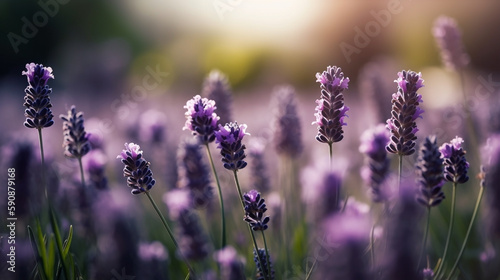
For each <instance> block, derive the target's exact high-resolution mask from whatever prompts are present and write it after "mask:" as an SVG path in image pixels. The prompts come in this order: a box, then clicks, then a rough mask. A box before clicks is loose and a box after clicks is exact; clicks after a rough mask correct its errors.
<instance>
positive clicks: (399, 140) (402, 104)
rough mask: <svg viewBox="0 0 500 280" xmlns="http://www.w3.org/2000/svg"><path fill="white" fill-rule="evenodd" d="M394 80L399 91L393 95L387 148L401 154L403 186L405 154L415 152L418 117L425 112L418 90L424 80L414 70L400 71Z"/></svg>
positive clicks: (390, 151)
mask: <svg viewBox="0 0 500 280" xmlns="http://www.w3.org/2000/svg"><path fill="white" fill-rule="evenodd" d="M394 82H396V83H397V85H398V91H397V92H396V93H394V94H393V95H392V101H391V103H392V109H391V118H389V119H388V120H387V125H386V128H387V129H388V130H389V131H390V133H391V138H390V142H389V144H387V146H386V150H387V151H388V152H389V153H393V154H397V155H398V156H399V168H398V171H399V185H400V186H401V177H402V174H401V173H402V168H403V156H409V155H412V154H413V153H415V140H417V136H416V135H415V134H416V133H417V131H418V128H417V123H416V122H415V121H416V120H417V119H418V118H422V116H421V115H422V113H423V112H424V111H423V110H422V109H421V108H420V107H419V105H420V103H421V102H422V95H420V94H418V93H417V90H418V89H419V88H421V87H423V86H424V85H423V82H424V80H423V79H422V75H421V74H420V73H416V72H413V71H410V70H409V71H405V70H403V71H401V72H398V79H397V80H395V81H394Z"/></svg>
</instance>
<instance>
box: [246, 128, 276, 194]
mask: <svg viewBox="0 0 500 280" xmlns="http://www.w3.org/2000/svg"><path fill="white" fill-rule="evenodd" d="M264 148H265V144H264V139H262V138H253V137H252V138H251V139H250V142H249V148H248V156H249V157H250V159H251V163H252V164H251V165H250V166H251V168H252V176H251V177H252V179H253V182H252V185H253V188H254V189H256V190H258V191H260V192H267V191H269V190H270V189H271V183H270V178H269V175H268V172H267V170H268V169H267V165H266V162H265V161H264Z"/></svg>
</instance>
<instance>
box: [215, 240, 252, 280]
mask: <svg viewBox="0 0 500 280" xmlns="http://www.w3.org/2000/svg"><path fill="white" fill-rule="evenodd" d="M214 259H215V261H216V262H217V263H218V264H219V265H220V267H221V276H222V279H226V280H241V279H245V272H244V269H243V268H244V267H243V266H244V263H245V260H244V258H243V257H241V256H239V255H238V253H237V252H236V250H235V249H234V248H233V247H232V246H226V247H224V248H222V249H221V250H219V251H217V252H215V253H214Z"/></svg>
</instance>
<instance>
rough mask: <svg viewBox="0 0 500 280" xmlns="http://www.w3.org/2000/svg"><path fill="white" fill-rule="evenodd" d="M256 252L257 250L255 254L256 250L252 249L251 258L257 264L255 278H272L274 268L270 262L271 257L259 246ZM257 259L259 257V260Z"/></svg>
mask: <svg viewBox="0 0 500 280" xmlns="http://www.w3.org/2000/svg"><path fill="white" fill-rule="evenodd" d="M258 252H259V254H258V255H257V252H256V251H255V249H254V250H253V260H254V262H255V264H256V266H257V275H256V279H257V280H264V279H269V280H274V269H273V264H272V262H271V257H270V256H268V255H267V254H266V250H265V249H262V248H259V251H258ZM259 259H260V261H259ZM268 261H269V266H268ZM261 263H262V266H261ZM268 267H270V268H271V271H269V269H268ZM266 276H267V277H266Z"/></svg>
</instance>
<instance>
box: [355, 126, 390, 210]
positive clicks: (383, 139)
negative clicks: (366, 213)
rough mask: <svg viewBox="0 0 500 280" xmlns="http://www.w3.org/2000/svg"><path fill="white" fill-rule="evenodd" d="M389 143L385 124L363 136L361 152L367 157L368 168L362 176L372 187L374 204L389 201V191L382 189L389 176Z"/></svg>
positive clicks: (363, 171) (364, 169)
mask: <svg viewBox="0 0 500 280" xmlns="http://www.w3.org/2000/svg"><path fill="white" fill-rule="evenodd" d="M388 142H389V132H388V131H387V130H386V129H385V126H384V125H383V124H379V125H377V126H376V127H374V128H371V129H369V130H366V131H365V132H364V133H363V134H362V135H361V145H360V146H359V151H360V152H361V153H364V154H366V155H367V158H366V166H365V167H363V169H362V171H361V174H362V177H363V179H364V180H365V182H366V184H367V185H368V186H369V187H370V193H371V198H372V200H373V201H374V202H383V201H386V200H387V198H388V197H387V195H388V194H387V190H386V189H382V188H383V186H384V184H383V183H384V181H385V180H386V179H387V177H388V175H389V166H390V160H389V158H388V157H387V151H386V150H385V146H386V145H387V143H388Z"/></svg>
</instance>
